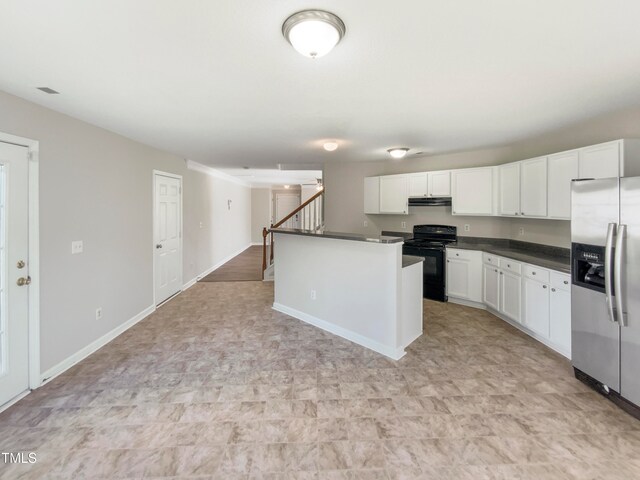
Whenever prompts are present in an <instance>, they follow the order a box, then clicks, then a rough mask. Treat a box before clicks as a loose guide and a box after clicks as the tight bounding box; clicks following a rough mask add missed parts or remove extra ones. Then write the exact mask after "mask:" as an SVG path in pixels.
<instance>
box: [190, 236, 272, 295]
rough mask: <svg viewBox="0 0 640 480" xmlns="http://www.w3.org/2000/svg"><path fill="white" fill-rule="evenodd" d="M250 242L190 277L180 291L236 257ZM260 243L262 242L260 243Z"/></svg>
mask: <svg viewBox="0 0 640 480" xmlns="http://www.w3.org/2000/svg"><path fill="white" fill-rule="evenodd" d="M251 245H252V244H251V243H250V244H249V245H247V246H246V247H242V248H241V249H240V250H238V251H237V252H235V253H232V254H231V255H229V256H227V257H225V258H223V259H222V260H220V261H219V262H218V263H216V264H215V265H214V266H213V267H210V268H208V269H206V270H205V271H204V272H202V273H201V274H200V275H197V276H196V277H195V278H192V279H191V280H189V281H188V282H186V283H185V284H184V285H183V286H182V291H183V292H184V291H185V290H186V289H188V288H190V287H193V286H194V285H195V284H196V283H197V282H199V281H200V280H202V279H203V278H204V277H206V276H207V275H209V274H210V273H211V272H213V271H214V270H217V269H218V268H220V267H221V266H222V265H224V264H225V263H227V262H228V261H229V260H231V259H232V258H234V257H237V256H238V255H240V254H241V253H242V252H244V251H245V250H246V249H247V248H249V247H250V246H251ZM261 245H262V244H261Z"/></svg>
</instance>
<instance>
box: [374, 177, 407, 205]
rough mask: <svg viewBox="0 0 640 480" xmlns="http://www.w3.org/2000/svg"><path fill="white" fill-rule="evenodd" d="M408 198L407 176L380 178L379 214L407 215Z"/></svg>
mask: <svg viewBox="0 0 640 480" xmlns="http://www.w3.org/2000/svg"><path fill="white" fill-rule="evenodd" d="M408 197H409V177H408V176H407V175H386V176H384V177H380V213H397V214H407V212H408V210H409V207H408V203H407V199H408Z"/></svg>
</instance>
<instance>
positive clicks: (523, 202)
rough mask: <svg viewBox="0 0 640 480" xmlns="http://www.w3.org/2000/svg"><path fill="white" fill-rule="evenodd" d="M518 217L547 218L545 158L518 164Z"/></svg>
mask: <svg viewBox="0 0 640 480" xmlns="http://www.w3.org/2000/svg"><path fill="white" fill-rule="evenodd" d="M520 215H524V216H526V217H546V216H547V157H540V158H533V159H531V160H524V161H523V162H520Z"/></svg>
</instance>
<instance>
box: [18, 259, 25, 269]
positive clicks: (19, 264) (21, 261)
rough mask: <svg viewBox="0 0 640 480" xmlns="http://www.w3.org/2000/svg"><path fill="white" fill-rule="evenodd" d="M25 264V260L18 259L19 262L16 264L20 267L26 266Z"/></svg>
mask: <svg viewBox="0 0 640 480" xmlns="http://www.w3.org/2000/svg"><path fill="white" fill-rule="evenodd" d="M24 266H25V263H24V260H20V261H18V263H17V265H16V267H18V268H24Z"/></svg>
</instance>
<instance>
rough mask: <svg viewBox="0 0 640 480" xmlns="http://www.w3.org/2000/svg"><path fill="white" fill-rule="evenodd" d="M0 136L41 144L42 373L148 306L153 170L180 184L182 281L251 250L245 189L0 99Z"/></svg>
mask: <svg viewBox="0 0 640 480" xmlns="http://www.w3.org/2000/svg"><path fill="white" fill-rule="evenodd" d="M0 131H2V132H6V133H10V134H13V135H18V136H21V137H26V138H30V139H33V140H38V141H39V142H40V265H41V267H40V268H41V271H40V285H41V305H40V311H41V371H42V372H45V371H47V370H48V369H50V368H52V367H54V366H55V365H57V364H58V363H59V362H62V361H64V360H65V359H67V358H68V357H70V356H71V355H73V354H74V353H76V352H78V351H79V350H81V349H82V348H84V347H86V346H87V345H88V344H90V343H91V342H93V341H95V340H96V339H98V338H100V337H101V336H103V335H104V334H106V333H108V332H109V331H111V330H113V329H114V328H116V327H118V326H119V325H121V324H123V323H124V322H126V321H127V320H129V319H131V318H132V317H134V316H135V315H136V314H138V313H139V312H142V311H143V310H145V309H146V308H148V307H149V306H151V305H152V303H153V277H152V268H153V264H152V259H153V256H152V245H153V238H152V203H153V202H152V200H153V199H152V171H153V169H158V170H163V171H167V172H171V173H175V174H180V175H183V177H184V183H183V192H184V238H185V242H184V276H183V277H184V280H185V281H188V280H189V279H191V278H194V277H196V276H197V275H198V274H200V273H201V272H202V271H204V270H206V269H208V268H210V267H211V266H213V265H214V264H216V263H217V262H219V261H220V260H222V259H223V258H225V257H226V256H229V255H230V254H232V253H234V252H237V251H238V250H240V249H241V248H244V247H246V246H247V245H248V244H249V243H250V216H251V215H250V189H249V188H248V187H243V186H240V185H237V184H234V183H230V182H227V181H223V180H220V179H218V178H214V177H212V176H210V175H207V174H204V173H200V172H196V171H191V170H187V168H186V165H185V162H184V160H182V159H181V158H179V157H177V156H176V155H172V154H170V153H167V152H162V151H159V150H156V149H154V148H151V147H148V146H146V145H142V144H140V143H137V142H134V141H132V140H129V139H127V138H124V137H122V136H119V135H116V134H114V133H111V132H109V131H106V130H103V129H101V128H97V127H95V126H92V125H90V124H87V123H85V122H82V121H80V120H76V119H73V118H71V117H68V116H66V115H62V114H60V113H57V112H54V111H52V110H48V109H46V108H42V107H40V106H38V105H35V104H33V103H30V102H27V101H25V100H22V99H20V98H17V97H14V96H12V95H9V94H6V93H4V92H0ZM227 199H232V201H233V203H232V209H231V211H228V210H226V200H227ZM200 222H203V226H202V228H200ZM72 240H83V241H84V253H82V254H81V255H73V256H72V255H71V241H72ZM97 307H102V309H103V318H102V319H101V320H100V321H96V320H95V309H96V308H97Z"/></svg>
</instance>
